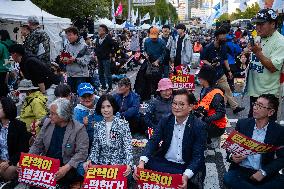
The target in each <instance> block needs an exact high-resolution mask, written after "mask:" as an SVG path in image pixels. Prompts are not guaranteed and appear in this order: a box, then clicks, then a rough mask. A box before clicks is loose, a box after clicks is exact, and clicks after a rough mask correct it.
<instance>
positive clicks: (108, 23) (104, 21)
mask: <svg viewBox="0 0 284 189" xmlns="http://www.w3.org/2000/svg"><path fill="white" fill-rule="evenodd" d="M101 24H104V25H106V26H107V27H108V28H111V27H112V26H113V23H112V21H110V20H109V19H107V18H101V19H98V20H96V21H95V22H94V25H95V28H98V27H99V25H101Z"/></svg>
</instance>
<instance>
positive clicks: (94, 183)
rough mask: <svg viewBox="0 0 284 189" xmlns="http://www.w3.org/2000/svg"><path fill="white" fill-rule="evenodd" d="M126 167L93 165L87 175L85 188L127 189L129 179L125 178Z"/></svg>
mask: <svg viewBox="0 0 284 189" xmlns="http://www.w3.org/2000/svg"><path fill="white" fill-rule="evenodd" d="M126 169H127V167H126V166H125V165H92V166H90V167H89V169H88V171H87V172H86V174H85V179H84V184H83V188H88V189H100V188H102V189H105V188H109V189H127V178H126V177H124V176H123V172H125V171H126Z"/></svg>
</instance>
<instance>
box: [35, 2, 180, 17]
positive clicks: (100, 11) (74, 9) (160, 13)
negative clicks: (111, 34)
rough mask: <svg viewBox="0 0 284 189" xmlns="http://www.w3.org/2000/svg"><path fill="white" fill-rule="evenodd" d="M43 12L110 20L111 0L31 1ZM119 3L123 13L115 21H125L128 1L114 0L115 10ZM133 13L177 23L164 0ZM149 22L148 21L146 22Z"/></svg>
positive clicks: (174, 12)
mask: <svg viewBox="0 0 284 189" xmlns="http://www.w3.org/2000/svg"><path fill="white" fill-rule="evenodd" d="M32 2H33V3H35V4H36V5H37V6H39V7H40V8H42V9H43V10H45V11H47V12H49V13H51V14H54V15H56V16H60V17H66V18H71V19H74V18H76V17H77V16H79V17H84V16H87V15H92V16H94V17H107V18H111V0H64V1H63V0H32ZM119 2H121V3H122V6H123V12H122V15H121V16H120V17H118V18H117V19H121V20H127V16H128V0H115V1H114V5H115V9H116V8H117V6H118V4H119ZM133 8H134V10H135V12H136V10H137V8H138V12H139V15H141V17H143V16H144V15H145V14H146V13H147V12H149V13H150V16H151V19H153V18H154V16H155V17H156V21H158V19H159V17H160V18H161V20H162V23H164V22H165V21H166V20H168V19H169V18H170V19H171V21H172V22H177V21H178V15H177V13H176V9H175V7H173V6H172V4H170V3H167V2H166V0H156V4H155V6H143V7H133ZM148 22H150V21H148Z"/></svg>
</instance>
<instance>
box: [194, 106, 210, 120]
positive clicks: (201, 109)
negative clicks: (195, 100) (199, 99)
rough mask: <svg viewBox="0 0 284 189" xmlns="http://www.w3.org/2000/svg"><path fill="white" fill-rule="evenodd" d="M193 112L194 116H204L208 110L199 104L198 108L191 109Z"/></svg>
mask: <svg viewBox="0 0 284 189" xmlns="http://www.w3.org/2000/svg"><path fill="white" fill-rule="evenodd" d="M193 114H194V115H195V116H196V117H198V118H199V117H202V116H204V117H206V116H207V115H208V112H207V110H205V108H204V107H203V106H199V107H198V108H196V109H195V110H193Z"/></svg>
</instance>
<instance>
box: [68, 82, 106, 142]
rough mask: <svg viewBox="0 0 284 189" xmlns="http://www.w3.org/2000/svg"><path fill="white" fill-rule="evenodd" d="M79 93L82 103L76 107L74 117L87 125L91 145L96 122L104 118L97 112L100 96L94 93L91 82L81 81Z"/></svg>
mask: <svg viewBox="0 0 284 189" xmlns="http://www.w3.org/2000/svg"><path fill="white" fill-rule="evenodd" d="M77 93H78V95H79V100H80V103H79V104H77V106H76V107H75V108H74V118H75V120H77V121H79V122H80V123H82V124H84V125H85V126H86V129H87V133H88V136H89V142H90V146H91V144H92V142H93V138H94V137H93V135H94V124H95V122H99V121H102V119H103V118H102V116H99V115H97V114H96V112H95V104H96V103H95V102H97V100H98V98H99V97H97V96H96V95H95V94H94V93H95V91H94V87H93V86H92V85H91V84H90V83H81V84H80V85H79V86H78V90H77Z"/></svg>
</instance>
